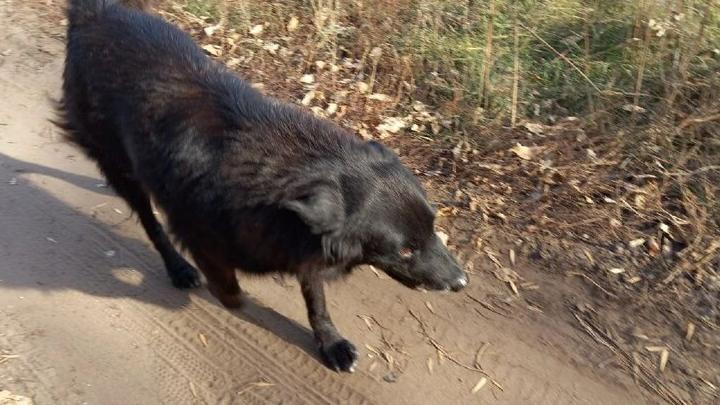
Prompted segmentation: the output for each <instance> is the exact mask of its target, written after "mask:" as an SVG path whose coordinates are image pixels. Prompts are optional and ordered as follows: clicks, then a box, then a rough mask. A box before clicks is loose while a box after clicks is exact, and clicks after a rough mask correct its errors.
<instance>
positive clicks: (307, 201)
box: [282, 184, 345, 235]
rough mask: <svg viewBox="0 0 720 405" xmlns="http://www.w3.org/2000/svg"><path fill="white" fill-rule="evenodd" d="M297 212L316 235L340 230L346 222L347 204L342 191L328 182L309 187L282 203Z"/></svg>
mask: <svg viewBox="0 0 720 405" xmlns="http://www.w3.org/2000/svg"><path fill="white" fill-rule="evenodd" d="M282 206H283V207H284V208H286V209H289V210H290V211H293V212H295V213H296V214H297V215H298V216H299V217H300V219H301V220H302V221H303V222H304V223H305V224H306V225H307V226H308V227H309V228H310V231H311V232H312V233H314V234H316V235H324V234H327V233H333V232H337V231H339V230H340V229H341V228H342V226H343V223H344V222H345V206H344V203H343V197H342V194H341V193H340V191H339V190H338V189H337V188H335V187H332V186H331V185H327V184H318V185H314V186H311V187H309V188H308V189H307V190H305V191H304V192H302V193H300V194H299V196H297V197H293V198H291V199H289V200H286V201H284V202H283V203H282Z"/></svg>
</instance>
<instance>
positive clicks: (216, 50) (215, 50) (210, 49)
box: [201, 44, 222, 56]
mask: <svg viewBox="0 0 720 405" xmlns="http://www.w3.org/2000/svg"><path fill="white" fill-rule="evenodd" d="M201 48H202V49H203V50H204V51H205V52H207V53H209V54H210V55H212V56H220V55H222V48H220V47H219V46H217V45H210V44H208V45H203V46H202V47H201Z"/></svg>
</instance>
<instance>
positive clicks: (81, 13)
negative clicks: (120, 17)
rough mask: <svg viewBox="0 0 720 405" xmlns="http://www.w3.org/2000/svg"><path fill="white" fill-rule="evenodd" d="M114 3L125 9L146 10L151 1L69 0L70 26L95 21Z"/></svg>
mask: <svg viewBox="0 0 720 405" xmlns="http://www.w3.org/2000/svg"><path fill="white" fill-rule="evenodd" d="M116 3H120V4H122V5H123V6H125V7H127V8H134V9H138V10H148V9H149V8H150V3H151V0H70V1H69V5H68V20H69V21H70V26H71V27H72V26H77V25H82V24H87V23H89V22H92V21H95V20H96V19H97V18H98V16H100V15H101V14H102V13H103V11H104V10H105V9H106V8H107V7H109V6H111V5H113V4H116Z"/></svg>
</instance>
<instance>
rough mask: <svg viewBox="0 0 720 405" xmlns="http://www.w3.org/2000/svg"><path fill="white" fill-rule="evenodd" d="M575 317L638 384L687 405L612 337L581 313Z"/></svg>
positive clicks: (674, 404) (673, 401) (675, 402)
mask: <svg viewBox="0 0 720 405" xmlns="http://www.w3.org/2000/svg"><path fill="white" fill-rule="evenodd" d="M572 312H573V316H574V317H575V319H577V321H578V322H579V323H580V326H582V327H583V329H584V330H585V332H586V333H587V334H588V335H590V337H592V338H593V340H595V341H596V342H597V343H599V344H601V345H603V346H605V347H607V348H608V349H609V350H610V351H611V352H613V353H614V354H615V355H616V356H618V357H619V358H620V360H621V361H622V363H623V364H624V366H625V367H626V368H628V369H629V370H633V372H634V376H635V378H636V379H637V382H639V383H641V384H642V385H644V386H646V387H647V388H648V389H650V390H651V391H653V392H654V393H655V394H657V395H659V396H660V397H662V398H664V399H665V400H666V401H667V402H669V403H671V404H673V405H687V403H686V402H685V401H683V400H682V399H681V398H679V397H678V396H677V395H676V394H675V393H673V392H672V390H671V389H670V388H668V387H667V386H666V385H665V384H664V383H663V382H662V381H660V380H659V379H658V378H657V377H655V375H654V372H653V371H650V370H648V369H647V367H646V366H644V365H643V364H641V363H640V362H639V359H636V358H634V357H636V356H633V355H631V354H630V353H628V352H626V351H624V350H623V349H622V348H621V347H620V346H619V345H618V344H617V343H616V342H615V341H614V339H612V337H611V336H608V335H607V333H605V332H603V331H602V329H601V328H599V327H597V326H595V325H593V324H591V323H590V322H589V321H588V320H586V319H584V317H583V316H582V314H583V312H581V311H572Z"/></svg>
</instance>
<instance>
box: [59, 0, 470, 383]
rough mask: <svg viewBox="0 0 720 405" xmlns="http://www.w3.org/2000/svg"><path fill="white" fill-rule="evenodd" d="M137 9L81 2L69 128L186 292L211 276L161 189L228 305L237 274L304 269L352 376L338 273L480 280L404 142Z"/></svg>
mask: <svg viewBox="0 0 720 405" xmlns="http://www.w3.org/2000/svg"><path fill="white" fill-rule="evenodd" d="M120 3H122V4H120ZM130 3H132V4H133V5H134V6H135V8H131V7H129V6H128V5H129V4H130ZM140 8H144V2H142V1H138V0H134V1H126V2H117V1H110V0H71V1H70V6H69V12H68V15H69V21H70V24H69V30H68V38H67V40H68V44H67V59H66V63H65V72H64V87H63V91H64V95H63V100H62V103H61V107H60V110H61V113H62V119H61V120H60V121H61V125H62V126H63V128H64V129H65V130H66V131H67V134H68V137H69V139H70V140H71V141H73V142H75V143H76V144H78V145H80V146H81V147H82V148H83V149H84V150H85V152H86V153H87V154H88V155H89V156H90V157H91V158H93V159H94V160H96V161H97V163H98V166H99V167H100V169H101V170H102V172H103V174H104V175H105V176H106V177H107V180H108V182H109V183H110V185H112V187H113V188H114V189H115V190H116V191H117V192H118V193H119V194H120V196H121V197H122V198H124V199H125V200H126V201H127V203H128V204H129V205H130V206H131V207H132V209H133V210H134V211H135V212H136V213H137V214H138V216H139V218H140V221H141V222H142V225H143V227H144V228H145V231H146V232H147V234H148V236H149V238H150V240H151V241H152V242H153V244H154V246H155V247H156V248H157V250H158V251H159V252H160V254H161V255H162V258H163V260H164V262H165V266H166V268H167V272H168V275H169V276H170V279H171V280H172V282H173V284H174V285H175V286H177V287H180V288H188V287H196V286H198V285H199V284H200V281H199V276H198V272H197V271H196V270H195V268H193V266H191V265H190V264H189V263H188V262H187V261H186V260H185V259H183V258H182V256H181V255H180V254H179V253H178V252H177V251H176V250H175V248H174V247H173V246H172V244H171V242H170V241H169V239H168V237H167V235H166V234H165V232H164V230H163V228H162V226H161V225H160V223H158V221H157V220H156V219H155V217H154V215H153V213H152V210H151V205H150V198H151V197H152V198H153V200H155V201H156V202H157V204H158V205H159V206H160V207H161V208H162V209H163V210H164V211H165V213H166V214H167V217H168V222H169V226H170V229H171V230H172V232H173V234H174V235H176V237H177V239H178V241H179V242H180V243H181V244H182V245H183V246H184V247H185V248H186V249H187V250H188V251H189V252H190V253H191V254H192V257H193V259H194V260H195V262H196V264H197V265H198V267H199V268H200V269H201V270H202V273H203V274H204V275H205V277H206V279H207V283H208V288H209V290H210V291H211V292H212V294H213V295H214V296H215V297H217V299H218V300H220V302H222V304H224V305H225V306H227V307H238V306H240V305H241V304H242V295H241V294H242V292H241V290H240V287H239V285H238V281H237V279H236V275H235V269H240V270H242V271H245V272H249V273H255V274H262V273H268V272H286V273H292V274H295V275H296V276H297V277H298V279H299V281H300V285H301V287H302V293H303V296H304V298H305V301H306V304H307V309H308V315H309V319H310V324H311V326H312V328H313V331H314V334H315V337H316V339H317V342H318V344H319V346H320V351H321V353H322V355H323V358H324V359H325V361H326V362H327V364H329V366H331V367H332V368H334V369H336V370H343V371H352V370H353V368H354V366H355V362H356V360H357V351H356V349H355V347H354V346H353V345H352V344H351V343H350V342H348V341H347V340H345V339H344V338H343V337H342V336H341V335H340V334H339V333H338V332H337V330H336V329H335V326H334V325H333V323H332V321H331V320H330V316H329V315H328V312H327V309H326V306H325V295H324V291H323V284H324V281H325V280H326V279H328V278H332V277H336V276H340V275H344V274H347V273H349V272H350V271H351V270H352V269H353V268H354V267H356V266H358V265H361V264H372V265H375V266H377V267H379V268H381V269H382V270H384V271H385V272H387V274H389V275H390V276H391V277H392V278H394V279H396V280H398V281H400V282H401V283H403V284H405V285H407V286H409V287H416V286H424V287H427V288H430V289H452V290H459V289H461V288H462V287H464V286H465V285H466V284H467V280H468V279H467V275H466V274H465V272H463V271H462V270H461V268H460V266H459V265H458V264H457V262H456V260H455V259H454V258H453V256H452V255H451V254H450V253H449V252H448V250H447V249H446V248H445V246H444V245H443V243H442V242H441V241H440V240H439V239H438V238H437V236H436V235H435V233H434V231H433V221H434V211H433V210H432V208H431V207H430V205H429V204H428V202H427V198H426V196H425V193H424V191H423V189H422V187H421V185H420V183H419V182H418V181H417V179H416V178H415V177H414V176H413V175H412V174H411V173H410V172H409V171H408V170H407V169H406V168H405V167H404V166H403V165H402V164H401V163H400V161H399V160H398V158H397V157H396V156H395V155H394V154H393V153H392V152H391V151H389V150H388V149H386V148H385V147H383V146H381V145H380V144H378V143H375V142H364V141H362V140H361V139H359V138H358V137H356V136H354V135H353V134H351V133H349V132H347V131H345V130H344V129H342V128H340V127H338V126H337V125H335V124H333V123H332V122H330V121H327V120H321V119H318V118H316V117H314V116H313V115H311V114H309V113H307V112H305V111H302V110H300V109H299V108H297V107H294V106H292V105H290V104H284V103H281V102H279V101H277V100H274V99H271V98H268V97H265V96H263V95H261V94H260V93H258V92H257V91H255V90H253V89H252V88H251V87H250V86H249V85H248V84H247V83H246V82H244V81H243V80H241V79H240V78H238V77H237V76H235V75H234V74H232V73H231V72H230V71H229V70H227V69H226V68H225V67H224V66H222V65H219V64H217V63H214V62H213V61H211V60H210V59H209V58H208V57H207V56H205V54H204V53H203V52H202V51H201V50H200V49H199V48H198V47H197V46H196V45H195V43H194V42H193V41H192V40H191V38H190V37H189V36H188V35H186V34H185V33H183V32H181V31H180V30H179V29H177V28H175V27H174V26H172V25H170V24H168V23H166V22H164V21H162V20H161V19H159V18H157V17H154V16H151V15H149V14H146V13H144V12H142V11H140Z"/></svg>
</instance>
